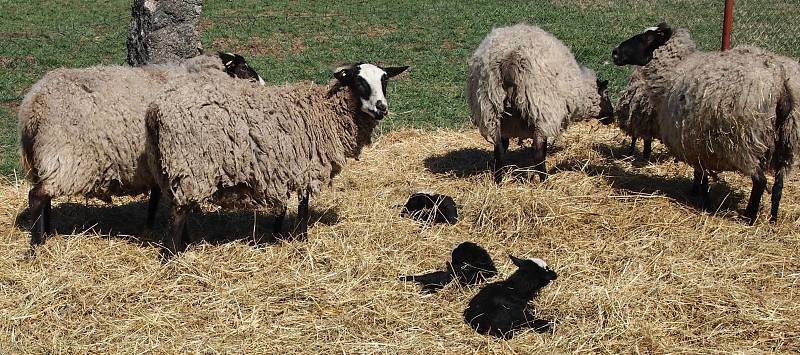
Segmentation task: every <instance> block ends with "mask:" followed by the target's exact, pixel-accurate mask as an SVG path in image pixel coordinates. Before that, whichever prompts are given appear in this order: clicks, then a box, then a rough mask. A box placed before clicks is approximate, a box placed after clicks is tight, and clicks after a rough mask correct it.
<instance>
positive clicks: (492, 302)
mask: <svg viewBox="0 0 800 355" xmlns="http://www.w3.org/2000/svg"><path fill="white" fill-rule="evenodd" d="M509 257H510V258H511V261H512V262H513V263H514V265H516V266H517V267H518V268H519V269H518V270H517V271H516V272H514V273H513V274H511V276H509V277H508V279H506V280H503V281H499V282H494V283H491V284H488V285H486V286H485V287H484V288H482V289H481V290H480V292H478V294H477V295H475V297H473V298H472V300H470V301H469V306H468V307H467V309H466V310H464V321H465V322H467V324H469V325H470V326H472V328H474V329H475V330H476V331H477V332H478V333H481V334H489V335H492V336H495V337H498V338H505V339H511V338H512V337H513V336H514V331H515V330H518V329H520V328H526V327H528V328H533V329H534V330H536V331H537V332H546V331H549V330H550V327H551V326H550V322H549V321H546V320H543V319H537V318H536V317H535V314H534V313H535V312H534V309H533V308H532V307H531V306H530V305H528V302H530V301H531V300H532V299H533V298H534V297H536V295H537V294H538V293H539V290H541V289H542V288H543V287H545V286H547V285H548V284H550V281H553V280H555V279H556V278H557V277H558V275H557V274H556V273H555V271H553V270H551V269H550V268H549V267H548V266H547V264H546V263H545V262H544V260H542V259H537V258H534V259H530V260H523V259H519V258H517V257H514V256H513V255H509Z"/></svg>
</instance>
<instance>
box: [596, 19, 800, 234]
mask: <svg viewBox="0 0 800 355" xmlns="http://www.w3.org/2000/svg"><path fill="white" fill-rule="evenodd" d="M612 57H613V59H614V63H615V64H616V65H637V66H641V71H642V74H643V76H644V78H645V80H646V81H647V85H648V86H649V87H650V88H651V90H650V100H651V103H652V104H653V105H654V107H655V110H656V121H657V124H658V126H659V136H660V139H661V140H662V142H663V143H664V144H665V145H666V146H667V147H668V148H669V149H670V151H671V152H672V153H673V154H674V155H675V156H676V157H677V158H678V159H680V160H682V161H684V162H686V163H687V164H689V165H691V166H692V167H694V169H695V173H694V183H693V191H699V192H700V193H701V198H702V201H703V203H704V204H705V202H706V201H707V199H708V197H707V192H708V175H709V172H717V171H738V172H740V173H742V174H745V175H747V176H750V177H751V179H752V181H753V188H752V190H751V193H750V198H749V201H748V203H747V207H746V208H745V211H744V218H745V219H746V220H747V221H748V222H749V224H751V225H752V224H753V223H755V220H756V217H757V215H758V210H759V207H760V203H761V197H762V195H763V193H764V190H765V189H766V187H767V179H766V176H765V173H767V172H770V171H774V174H775V182H774V184H773V189H772V206H771V207H772V208H771V213H770V222H771V223H775V222H776V221H777V218H778V209H779V206H780V200H781V195H782V189H783V182H784V179H785V178H787V176H788V175H789V174H790V173H791V170H792V168H793V167H794V165H795V164H796V159H795V156H796V155H797V154H798V153H800V109H799V108H798V107H797V106H795V105H796V104H795V103H797V102H800V101H798V100H800V63H798V62H797V61H795V60H793V59H791V58H787V57H783V56H780V55H777V54H773V53H770V52H768V51H765V50H762V49H758V48H754V47H738V48H735V49H732V50H729V51H724V52H702V51H699V50H697V49H696V48H695V46H694V42H693V41H692V40H691V37H690V36H689V33H688V31H686V30H683V29H679V30H676V31H674V32H673V30H672V28H671V27H670V26H669V25H667V24H666V23H662V24H660V25H658V26H656V27H652V28H648V29H647V30H645V32H643V33H641V34H639V35H636V36H633V37H632V38H630V39H628V40H626V41H624V42H622V43H621V44H620V45H619V46H618V47H617V48H615V49H614V50H613V51H612Z"/></svg>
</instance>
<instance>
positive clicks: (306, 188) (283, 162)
mask: <svg viewBox="0 0 800 355" xmlns="http://www.w3.org/2000/svg"><path fill="white" fill-rule="evenodd" d="M187 79H189V78H187ZM358 101H359V100H358V98H356V97H354V95H353V94H352V93H351V91H350V89H349V88H347V87H339V86H338V84H333V85H332V86H319V85H315V84H313V83H300V84H293V85H286V86H281V87H267V88H264V87H253V86H252V85H247V84H246V83H236V82H226V83H224V84H219V83H213V84H212V83H207V81H206V80H203V79H201V80H199V81H196V82H193V83H187V84H180V83H179V84H178V85H175V86H174V87H173V88H172V89H170V90H167V91H166V92H165V93H164V94H163V95H161V96H160V97H159V98H158V99H156V100H155V101H154V102H153V104H152V105H151V106H150V108H149V109H148V112H147V132H148V153H147V155H148V158H149V161H150V165H151V167H152V169H153V171H154V172H156V175H157V179H158V181H159V184H160V185H161V187H162V191H164V192H165V193H168V194H169V195H171V197H172V199H173V201H174V203H176V204H177V205H178V206H184V205H192V204H196V203H199V202H206V201H208V202H212V203H216V204H218V205H221V206H224V207H252V206H254V205H256V206H264V205H266V206H275V205H281V204H283V203H284V202H285V200H286V199H287V198H288V197H289V195H290V194H291V193H292V192H298V193H315V192H317V191H319V190H320V188H321V187H322V185H324V184H327V183H330V181H331V179H332V178H333V177H334V176H336V175H337V174H338V173H339V172H340V171H341V170H342V167H343V166H344V164H345V160H346V158H354V157H358V155H359V154H360V152H361V149H362V148H363V147H364V146H365V145H367V144H369V143H370V138H371V135H372V131H373V129H374V128H375V126H376V124H377V121H376V120H375V119H373V118H371V117H369V116H368V115H366V114H365V113H363V112H362V111H361V110H360V109H359V102H358Z"/></svg>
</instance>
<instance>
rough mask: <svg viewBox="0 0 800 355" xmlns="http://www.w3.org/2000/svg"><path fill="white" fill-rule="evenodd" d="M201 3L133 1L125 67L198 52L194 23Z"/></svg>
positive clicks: (186, 1) (197, 39)
mask: <svg viewBox="0 0 800 355" xmlns="http://www.w3.org/2000/svg"><path fill="white" fill-rule="evenodd" d="M202 9H203V0H134V1H133V7H132V8H131V16H132V17H133V18H132V19H131V25H130V27H129V29H128V42H127V47H128V64H130V65H132V66H140V65H145V64H158V63H166V62H175V61H180V60H183V59H187V58H191V57H194V56H197V55H199V54H200V53H202V50H203V49H202V44H201V43H200V34H199V32H198V31H197V23H198V21H199V20H200V14H201V12H202Z"/></svg>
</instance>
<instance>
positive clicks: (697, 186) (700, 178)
mask: <svg viewBox="0 0 800 355" xmlns="http://www.w3.org/2000/svg"><path fill="white" fill-rule="evenodd" d="M692 195H695V196H699V197H700V207H701V208H705V207H706V206H707V205H708V201H709V196H708V174H706V172H705V170H703V169H700V168H695V169H694V179H693V180H692Z"/></svg>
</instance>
